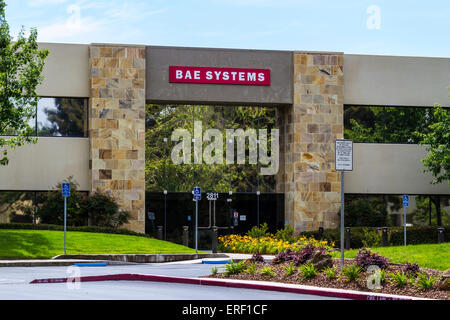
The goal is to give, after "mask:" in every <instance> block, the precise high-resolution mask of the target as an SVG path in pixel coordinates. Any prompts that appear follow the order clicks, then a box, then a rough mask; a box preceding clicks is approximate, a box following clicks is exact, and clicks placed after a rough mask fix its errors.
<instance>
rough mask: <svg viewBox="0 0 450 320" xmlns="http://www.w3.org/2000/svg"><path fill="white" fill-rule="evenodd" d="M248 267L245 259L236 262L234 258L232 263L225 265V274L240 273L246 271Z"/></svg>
mask: <svg viewBox="0 0 450 320" xmlns="http://www.w3.org/2000/svg"><path fill="white" fill-rule="evenodd" d="M246 267H247V266H246V265H245V263H244V261H239V262H234V261H233V260H231V261H230V263H227V264H226V265H225V271H224V275H225V276H230V275H233V274H239V273H241V272H242V271H244V270H245V269H246Z"/></svg>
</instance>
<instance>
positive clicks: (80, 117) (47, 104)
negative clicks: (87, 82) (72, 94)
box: [37, 98, 88, 137]
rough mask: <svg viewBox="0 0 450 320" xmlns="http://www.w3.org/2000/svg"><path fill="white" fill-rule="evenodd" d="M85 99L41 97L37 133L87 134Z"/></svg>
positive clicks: (46, 134) (54, 134) (60, 134)
mask: <svg viewBox="0 0 450 320" xmlns="http://www.w3.org/2000/svg"><path fill="white" fill-rule="evenodd" d="M87 129H88V128H87V99H80V98H42V99H40V100H39V103H38V111H37V135H38V136H57V137H85V136H87Z"/></svg>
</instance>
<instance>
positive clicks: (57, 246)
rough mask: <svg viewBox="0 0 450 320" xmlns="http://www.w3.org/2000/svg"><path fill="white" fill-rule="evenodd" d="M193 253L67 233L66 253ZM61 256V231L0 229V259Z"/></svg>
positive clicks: (136, 240) (134, 239) (138, 240)
mask: <svg viewBox="0 0 450 320" xmlns="http://www.w3.org/2000/svg"><path fill="white" fill-rule="evenodd" d="M115 253H129V254H133V253H140V254H144V253H195V250H194V249H191V248H188V247H185V246H182V245H179V244H175V243H172V242H167V241H161V240H157V239H151V238H145V237H138V236H129V235H121V234H107V233H92V232H75V231H69V232H67V254H115ZM59 254H64V232H62V231H48V230H9V229H0V259H48V258H52V257H54V256H56V255H59Z"/></svg>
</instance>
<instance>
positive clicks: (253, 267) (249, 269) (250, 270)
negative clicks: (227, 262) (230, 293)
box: [245, 262, 257, 274]
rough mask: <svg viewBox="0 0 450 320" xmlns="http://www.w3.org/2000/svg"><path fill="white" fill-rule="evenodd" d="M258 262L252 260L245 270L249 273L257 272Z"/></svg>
mask: <svg viewBox="0 0 450 320" xmlns="http://www.w3.org/2000/svg"><path fill="white" fill-rule="evenodd" d="M256 265H257V263H256V262H251V263H248V264H247V268H246V269H245V272H246V273H248V274H255V273H256Z"/></svg>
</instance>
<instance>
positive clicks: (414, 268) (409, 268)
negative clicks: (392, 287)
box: [403, 261, 420, 277]
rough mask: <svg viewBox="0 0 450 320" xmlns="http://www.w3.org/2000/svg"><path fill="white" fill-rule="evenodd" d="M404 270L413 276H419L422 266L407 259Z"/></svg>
mask: <svg viewBox="0 0 450 320" xmlns="http://www.w3.org/2000/svg"><path fill="white" fill-rule="evenodd" d="M403 271H404V272H405V273H406V274H408V275H410V276H413V277H416V276H417V273H419V272H420V267H419V265H418V264H417V263H415V262H414V263H409V262H408V261H406V265H405V266H404V267H403Z"/></svg>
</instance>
